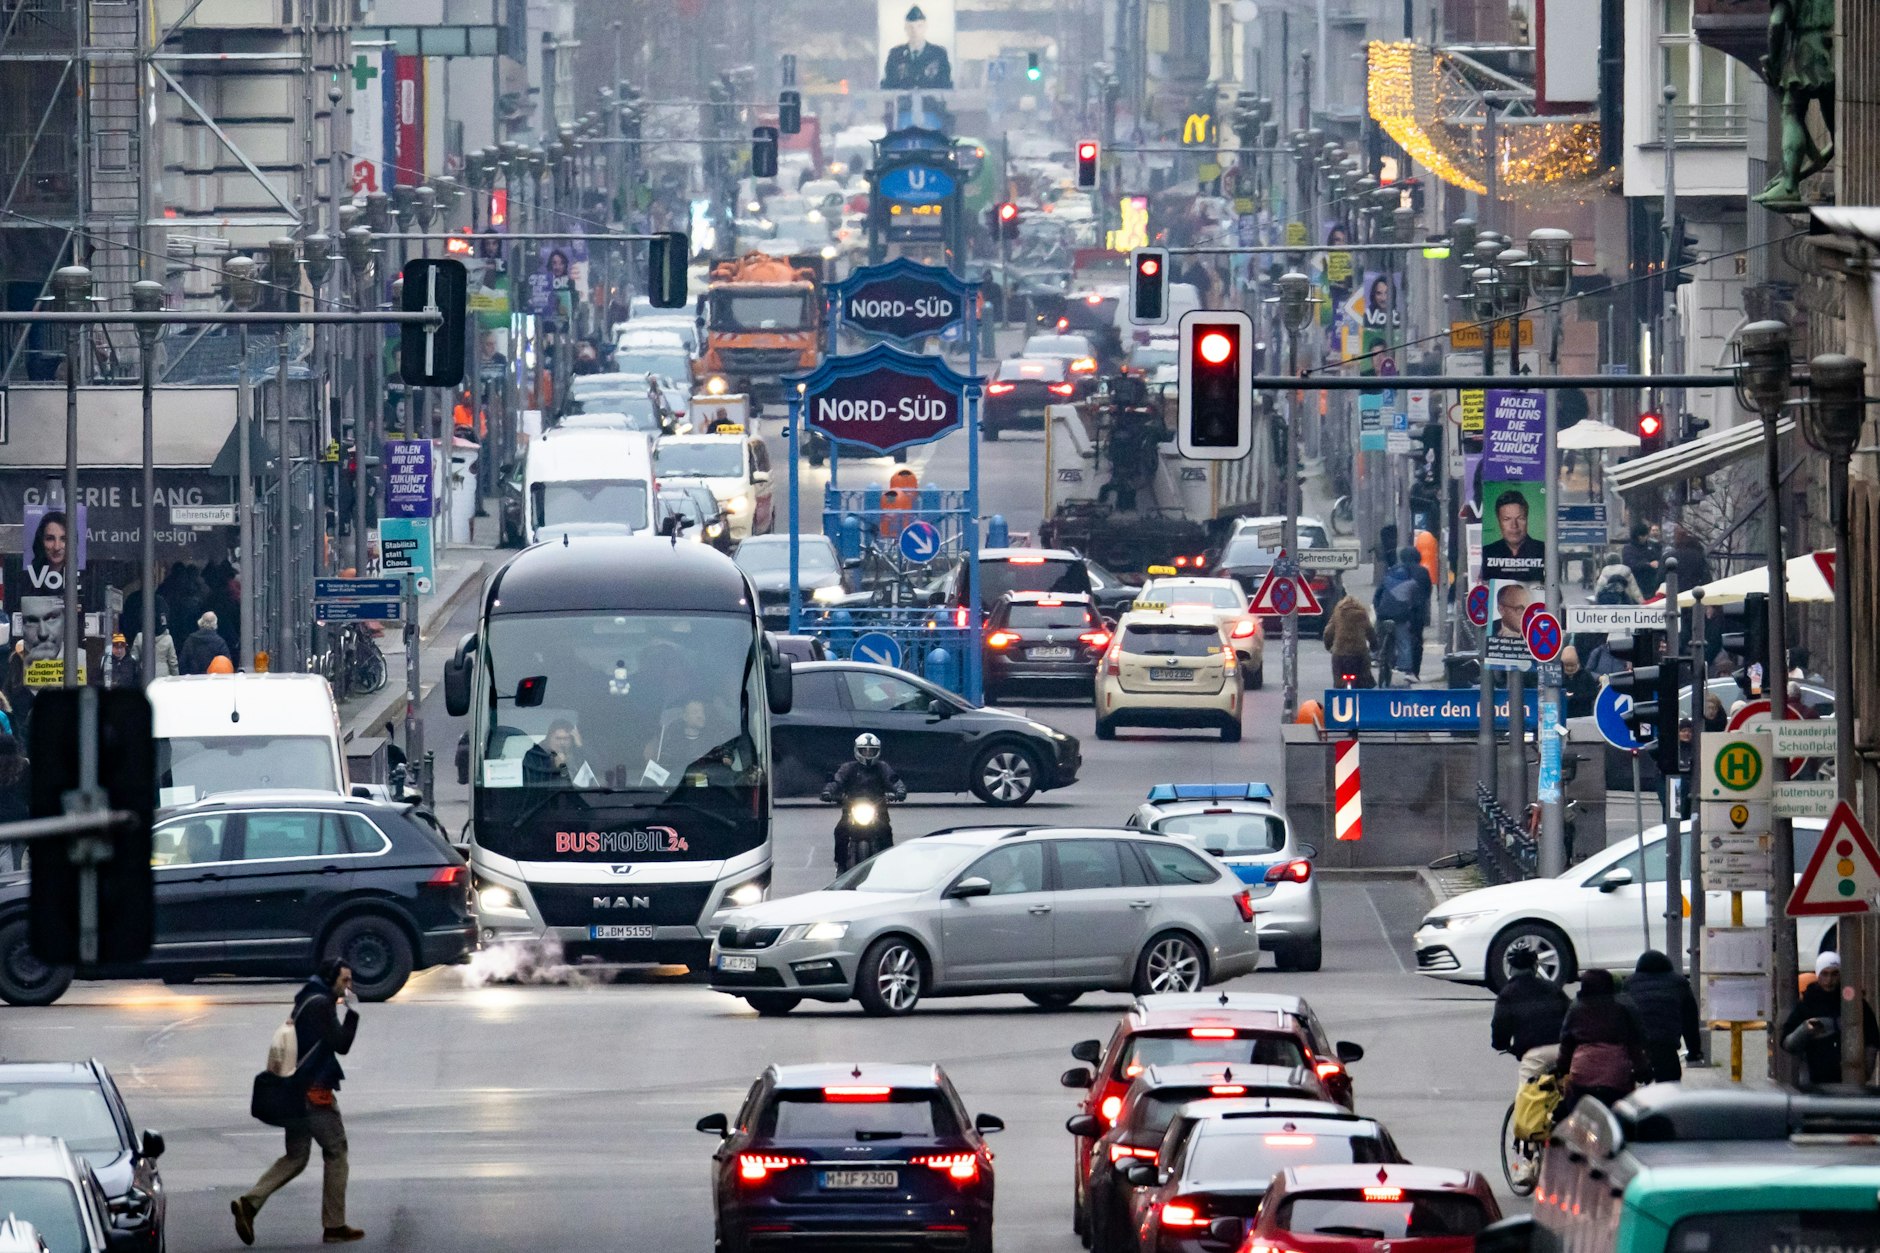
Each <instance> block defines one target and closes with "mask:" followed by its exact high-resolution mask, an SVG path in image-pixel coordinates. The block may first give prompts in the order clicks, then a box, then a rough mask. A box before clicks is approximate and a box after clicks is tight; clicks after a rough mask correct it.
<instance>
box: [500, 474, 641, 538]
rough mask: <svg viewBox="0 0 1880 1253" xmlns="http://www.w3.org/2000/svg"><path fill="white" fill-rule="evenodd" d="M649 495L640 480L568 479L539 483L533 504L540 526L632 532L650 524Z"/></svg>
mask: <svg viewBox="0 0 1880 1253" xmlns="http://www.w3.org/2000/svg"><path fill="white" fill-rule="evenodd" d="M665 473H672V471H665ZM648 495H650V493H649V491H648V490H647V485H646V484H645V483H644V482H643V481H641V480H639V479H626V480H622V481H618V482H610V481H608V480H604V479H565V480H560V481H557V482H549V483H537V484H535V488H534V500H533V501H532V502H531V503H532V505H533V509H534V514H535V525H536V526H537V527H550V526H554V527H573V528H579V527H584V526H586V527H598V528H601V529H603V530H606V529H609V528H611V529H615V530H627V531H632V530H637V529H641V528H643V527H644V526H645V525H646V502H647V497H648Z"/></svg>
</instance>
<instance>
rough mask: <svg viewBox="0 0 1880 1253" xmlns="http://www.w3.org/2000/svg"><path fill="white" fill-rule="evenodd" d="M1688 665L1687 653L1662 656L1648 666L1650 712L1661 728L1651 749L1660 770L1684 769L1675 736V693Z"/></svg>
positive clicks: (1677, 706) (1674, 771)
mask: <svg viewBox="0 0 1880 1253" xmlns="http://www.w3.org/2000/svg"><path fill="white" fill-rule="evenodd" d="M1690 668H1691V659H1690V658H1689V657H1664V658H1661V659H1660V660H1659V662H1658V664H1657V665H1656V666H1653V667H1651V669H1652V670H1653V674H1652V713H1653V715H1654V716H1655V717H1656V718H1658V720H1659V721H1658V724H1657V725H1658V726H1659V727H1660V728H1661V731H1660V733H1659V736H1658V743H1657V745H1656V746H1654V747H1653V749H1652V758H1653V760H1655V761H1656V762H1657V763H1658V770H1659V773H1661V774H1666V775H1672V774H1682V773H1684V767H1685V762H1684V759H1683V758H1684V754H1683V745H1682V744H1681V743H1680V742H1679V738H1678V723H1679V721H1680V719H1679V709H1680V707H1681V702H1680V700H1679V696H1680V695H1681V693H1682V690H1683V688H1684V676H1685V675H1686V674H1687V673H1688V672H1689V671H1690Z"/></svg>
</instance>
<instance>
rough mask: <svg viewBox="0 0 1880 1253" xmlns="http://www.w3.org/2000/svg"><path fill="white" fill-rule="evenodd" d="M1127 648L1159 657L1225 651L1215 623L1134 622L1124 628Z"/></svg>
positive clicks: (1189, 655)
mask: <svg viewBox="0 0 1880 1253" xmlns="http://www.w3.org/2000/svg"><path fill="white" fill-rule="evenodd" d="M1123 651H1124V652H1126V653H1140V654H1145V655H1149V656H1156V657H1207V656H1209V655H1211V654H1214V653H1218V652H1220V651H1221V633H1220V631H1219V630H1218V629H1216V628H1214V627H1211V626H1199V625H1194V626H1190V625H1184V624H1181V623H1175V622H1132V623H1130V624H1129V625H1128V626H1127V627H1125V628H1123Z"/></svg>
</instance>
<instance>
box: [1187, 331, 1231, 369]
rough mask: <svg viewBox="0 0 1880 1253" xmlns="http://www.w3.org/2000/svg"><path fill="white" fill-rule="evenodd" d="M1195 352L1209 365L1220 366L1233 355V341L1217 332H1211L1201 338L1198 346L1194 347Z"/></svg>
mask: <svg viewBox="0 0 1880 1253" xmlns="http://www.w3.org/2000/svg"><path fill="white" fill-rule="evenodd" d="M1196 351H1197V352H1199V353H1200V354H1201V359H1202V360H1203V361H1205V362H1207V363H1208V364H1209V365H1220V364H1221V363H1222V362H1223V361H1226V360H1227V359H1228V358H1229V357H1231V356H1233V355H1234V341H1233V340H1231V339H1229V338H1228V337H1227V336H1225V335H1223V334H1221V333H1220V332H1219V331H1213V332H1210V333H1209V334H1206V335H1203V336H1202V337H1201V342H1200V344H1198V345H1196Z"/></svg>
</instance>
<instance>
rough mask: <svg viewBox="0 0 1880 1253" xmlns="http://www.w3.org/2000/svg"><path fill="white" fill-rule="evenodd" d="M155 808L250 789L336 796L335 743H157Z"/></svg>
mask: <svg viewBox="0 0 1880 1253" xmlns="http://www.w3.org/2000/svg"><path fill="white" fill-rule="evenodd" d="M157 787H158V789H159V790H158V797H157V799H158V803H160V804H164V805H187V804H189V803H190V802H191V801H196V800H200V799H202V798H203V797H205V796H209V795H212V794H214V793H216V792H236V791H245V790H249V789H253V788H271V787H292V788H313V789H316V790H318V791H322V792H337V791H339V779H338V778H337V777H336V775H335V773H334V763H333V741H332V740H331V739H326V738H322V737H320V736H317V735H252V736H243V735H214V736H204V737H203V738H201V739H189V738H185V737H182V736H170V737H167V738H164V739H159V740H158V741H157Z"/></svg>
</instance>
